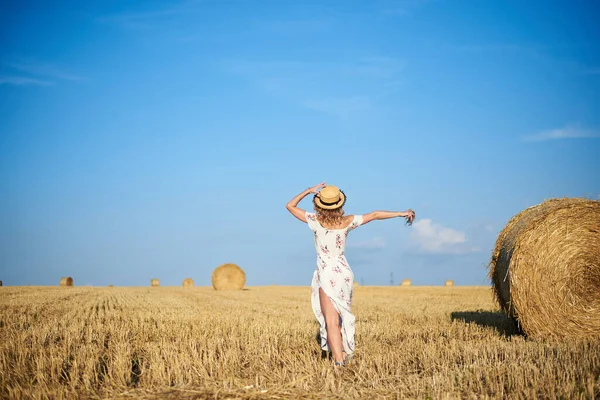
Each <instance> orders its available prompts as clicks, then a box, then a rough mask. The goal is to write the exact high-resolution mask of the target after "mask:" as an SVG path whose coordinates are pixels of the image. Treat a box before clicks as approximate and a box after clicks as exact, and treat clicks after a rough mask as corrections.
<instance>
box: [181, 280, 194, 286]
mask: <svg viewBox="0 0 600 400" xmlns="http://www.w3.org/2000/svg"><path fill="white" fill-rule="evenodd" d="M183 287H194V280H193V279H192V278H185V279H184V280H183Z"/></svg>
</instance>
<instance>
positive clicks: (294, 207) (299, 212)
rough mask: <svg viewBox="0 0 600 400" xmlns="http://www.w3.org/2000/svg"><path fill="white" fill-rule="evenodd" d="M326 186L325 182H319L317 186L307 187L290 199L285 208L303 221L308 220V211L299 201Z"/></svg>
mask: <svg viewBox="0 0 600 400" xmlns="http://www.w3.org/2000/svg"><path fill="white" fill-rule="evenodd" d="M323 186H325V182H323V183H319V184H318V185H316V186H313V187H311V188H308V189H305V190H304V191H302V192H301V193H298V194H297V195H296V196H295V197H294V198H293V199H291V200H290V201H288V203H287V204H286V205H285V208H286V209H287V210H288V211H289V212H290V213H291V214H292V215H293V216H294V217H296V218H298V219H299V220H300V221H302V222H306V211H304V210H303V209H301V208H299V207H298V203H300V201H302V199H303V198H305V197H306V196H308V195H309V194H311V193H317V192H318V191H319V189H321V188H322V187H323Z"/></svg>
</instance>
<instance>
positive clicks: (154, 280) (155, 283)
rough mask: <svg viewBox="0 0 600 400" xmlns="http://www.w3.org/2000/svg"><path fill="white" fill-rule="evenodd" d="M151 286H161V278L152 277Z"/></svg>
mask: <svg viewBox="0 0 600 400" xmlns="http://www.w3.org/2000/svg"><path fill="white" fill-rule="evenodd" d="M150 286H152V287H159V286H160V279H156V278H152V280H151V281H150Z"/></svg>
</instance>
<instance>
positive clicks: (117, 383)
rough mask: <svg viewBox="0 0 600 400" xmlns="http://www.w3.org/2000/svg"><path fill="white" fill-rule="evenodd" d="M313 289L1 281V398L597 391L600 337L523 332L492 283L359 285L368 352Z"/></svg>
mask: <svg viewBox="0 0 600 400" xmlns="http://www.w3.org/2000/svg"><path fill="white" fill-rule="evenodd" d="M309 295H310V288H308V287H277V286H269V287H250V288H248V290H243V291H234V292H217V291H214V290H213V289H212V288H206V287H194V288H181V287H158V288H119V287H116V288H79V287H69V288H59V287H35V288H33V287H27V288H16V287H13V288H11V287H3V288H1V289H0V397H2V398H23V397H36V398H43V397H79V398H81V397H87V398H97V397H122V398H127V397H134V396H135V397H141V398H159V397H160V398H213V399H226V398H242V399H253V398H273V399H276V398H286V399H287V398H323V397H325V398H377V397H385V398H486V397H488V398H501V397H508V398H540V397H541V398H556V397H562V398H596V397H600V343H598V342H597V341H596V342H594V341H562V342H551V341H539V340H537V341H533V340H527V339H525V338H524V337H523V336H521V335H519V334H516V331H515V327H514V326H513V325H512V323H511V322H510V321H509V320H508V319H506V317H504V315H503V314H501V313H499V312H498V311H496V310H497V306H496V305H495V304H494V303H493V300H492V294H491V291H490V289H489V288H486V287H437V288H427V287H359V288H356V289H355V293H354V305H353V310H354V312H355V314H356V317H357V333H356V343H357V350H356V354H355V358H354V360H353V361H352V362H351V364H350V365H349V366H348V367H346V368H344V369H343V370H341V371H340V370H334V369H333V368H332V366H331V362H330V361H328V360H326V359H323V358H322V357H321V351H320V349H319V347H318V344H317V340H316V335H317V332H318V325H317V323H316V321H315V319H314V316H313V314H312V310H311V308H310V297H309Z"/></svg>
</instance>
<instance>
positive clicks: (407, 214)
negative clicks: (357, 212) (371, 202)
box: [363, 209, 415, 225]
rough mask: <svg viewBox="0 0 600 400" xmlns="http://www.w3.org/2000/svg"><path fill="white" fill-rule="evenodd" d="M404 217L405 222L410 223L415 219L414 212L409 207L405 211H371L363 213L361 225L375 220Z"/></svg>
mask: <svg viewBox="0 0 600 400" xmlns="http://www.w3.org/2000/svg"><path fill="white" fill-rule="evenodd" d="M398 217H404V218H406V222H407V223H408V224H409V225H412V222H413V221H414V219H415V212H414V211H413V210H411V209H408V210H406V211H373V212H370V213H368V214H364V215H363V225H364V224H366V223H369V222H371V221H375V220H382V219H389V218H398Z"/></svg>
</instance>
